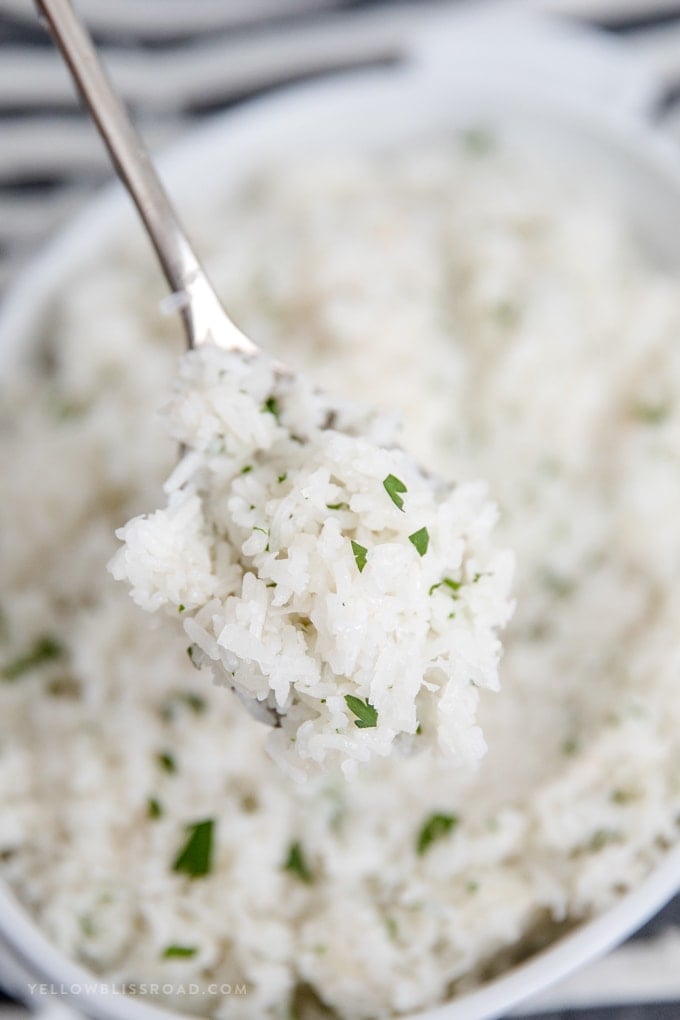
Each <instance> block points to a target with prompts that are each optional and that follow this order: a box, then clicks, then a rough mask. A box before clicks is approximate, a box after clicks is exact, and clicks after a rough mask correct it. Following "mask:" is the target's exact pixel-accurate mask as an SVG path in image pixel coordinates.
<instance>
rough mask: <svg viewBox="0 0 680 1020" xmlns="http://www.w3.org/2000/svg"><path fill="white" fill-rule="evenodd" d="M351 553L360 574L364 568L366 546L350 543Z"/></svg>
mask: <svg viewBox="0 0 680 1020" xmlns="http://www.w3.org/2000/svg"><path fill="white" fill-rule="evenodd" d="M352 552H353V553H354V559H355V561H356V565H357V567H358V568H359V573H361V572H362V570H363V569H364V567H365V566H366V554H367V552H368V549H367V548H366V546H364V545H359V543H358V542H355V541H352Z"/></svg>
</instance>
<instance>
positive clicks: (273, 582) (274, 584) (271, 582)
mask: <svg viewBox="0 0 680 1020" xmlns="http://www.w3.org/2000/svg"><path fill="white" fill-rule="evenodd" d="M266 587H267V588H276V581H267V585H266Z"/></svg>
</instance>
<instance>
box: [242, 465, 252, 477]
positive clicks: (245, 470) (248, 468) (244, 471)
mask: <svg viewBox="0 0 680 1020" xmlns="http://www.w3.org/2000/svg"><path fill="white" fill-rule="evenodd" d="M252 470H253V465H252V464H246V466H245V467H242V468H241V474H242V475H248V474H250V472H251V471H252Z"/></svg>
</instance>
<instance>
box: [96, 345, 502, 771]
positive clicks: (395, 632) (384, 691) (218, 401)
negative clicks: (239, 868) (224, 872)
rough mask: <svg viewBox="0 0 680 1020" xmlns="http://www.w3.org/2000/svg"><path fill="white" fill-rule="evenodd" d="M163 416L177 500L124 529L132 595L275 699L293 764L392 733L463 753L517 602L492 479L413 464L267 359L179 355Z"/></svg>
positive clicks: (121, 564) (240, 689)
mask: <svg viewBox="0 0 680 1020" xmlns="http://www.w3.org/2000/svg"><path fill="white" fill-rule="evenodd" d="M167 417H168V427H169V431H170V435H171V436H172V437H173V438H174V439H175V440H176V441H177V442H178V444H181V447H182V448H183V449H184V451H185V453H184V456H183V458H182V459H181V461H180V463H179V464H178V465H177V467H176V468H175V470H174V471H173V473H172V475H171V476H170V478H169V480H168V482H167V483H166V486H165V488H166V491H167V492H168V493H169V502H168V505H167V507H166V508H164V509H161V510H157V511H155V512H153V513H151V514H150V515H148V516H144V517H135V518H134V519H133V520H132V521H130V522H129V523H128V524H127V525H126V526H125V527H124V528H121V529H119V530H118V532H117V535H118V537H119V538H120V539H121V540H122V541H123V542H124V545H123V547H122V548H121V549H120V550H119V551H118V552H117V553H116V555H115V557H114V558H113V560H112V562H111V564H110V569H111V572H112V573H113V576H114V577H116V578H117V579H118V580H126V581H128V582H129V583H130V584H131V586H132V597H133V598H134V600H135V602H137V603H138V604H139V605H140V606H142V608H144V609H146V610H149V611H150V612H155V611H156V610H157V609H159V608H161V607H164V608H165V609H166V610H167V611H169V612H170V613H171V614H173V615H174V617H175V618H177V617H178V615H179V616H181V621H182V624H183V627H184V632H185V633H186V635H187V636H188V638H189V640H190V641H191V642H192V643H191V645H190V646H189V649H188V651H189V653H190V655H191V657H192V659H193V661H194V663H195V664H197V665H200V664H202V663H206V664H207V665H211V666H213V669H214V672H215V675H216V677H217V679H218V681H220V680H221V681H222V683H224V684H226V685H227V686H229V687H232V688H233V689H234V690H235V691H236V692H237V693H238V694H239V695H240V696H241V698H242V699H243V700H244V703H245V704H246V705H251V706H252V707H251V711H254V712H255V716H256V718H257V717H258V715H261V714H262V708H263V707H265V708H266V709H267V710H268V715H269V717H270V719H274V720H275V721H276V722H278V724H279V725H278V726H277V727H276V729H274V730H272V733H271V734H270V736H269V742H268V747H269V750H270V753H271V754H272V756H273V757H274V758H275V760H276V761H278V762H279V763H280V764H281V766H282V767H283V768H284V770H285V771H287V772H288V773H289V774H290V775H291V777H293V778H296V779H304V778H305V776H307V775H309V774H310V772H313V771H324V770H325V771H327V772H328V771H333V770H334V769H335V770H336V771H337V768H340V769H341V770H342V772H343V773H344V774H345V775H346V776H348V777H350V776H353V775H354V774H355V773H356V769H357V763H358V762H367V761H370V760H371V759H372V758H374V757H375V756H376V755H378V756H383V757H384V756H385V755H388V754H389V753H390V752H391V751H392V750H393V749H394V747H395V745H396V747H397V749H398V751H400V752H401V753H415V752H423V751H425V750H427V749H429V748H434V749H435V750H437V751H440V752H442V753H443V754H444V755H446V756H447V757H448V758H449V760H450V761H452V762H454V763H455V764H458V765H463V766H470V765H474V764H475V763H476V762H477V761H478V760H479V758H481V756H482V755H483V753H484V751H485V744H484V739H483V736H482V733H481V731H480V729H479V727H478V726H477V725H476V723H475V717H476V710H477V704H478V693H477V692H478V688H480V687H488V688H491V689H493V690H497V689H498V659H499V652H500V641H499V640H498V637H497V635H496V631H497V629H498V628H499V627H500V626H502V625H504V624H505V623H506V622H507V620H508V619H509V616H510V612H511V603H510V601H509V598H508V592H509V586H510V582H511V577H512V555H511V554H510V553H499V552H498V551H497V550H496V549H495V548H494V547H493V545H492V543H491V535H490V532H491V528H492V526H493V524H494V523H495V520H496V517H497V512H496V508H495V507H494V506H493V504H490V503H489V502H488V501H487V500H486V497H485V491H484V486H482V485H479V484H474V483H469V482H468V483H466V484H464V485H460V486H455V485H453V484H452V483H450V482H449V483H446V482H444V481H443V480H441V479H438V478H436V477H432V476H430V475H425V474H423V472H422V471H421V470H420V468H419V467H418V465H417V464H415V463H414V462H413V460H412V458H410V457H409V456H408V455H407V454H405V453H404V451H403V450H401V449H400V448H399V447H398V446H397V445H396V444H397V435H396V431H395V428H394V425H393V424H392V423H391V422H389V421H383V420H382V419H380V418H378V417H376V416H374V415H372V414H370V413H367V412H366V411H365V410H363V409H359V408H355V407H352V406H348V405H338V404H337V401H336V403H335V405H333V404H329V402H328V398H327V397H326V396H325V395H324V394H322V393H320V392H319V391H318V390H315V389H313V388H311V387H310V385H309V383H308V382H307V381H306V380H305V379H304V378H302V377H300V376H293V375H289V374H282V373H281V372H280V371H279V370H277V369H276V367H275V365H274V364H273V363H272V361H271V360H270V359H269V358H267V357H266V356H264V355H259V356H257V357H255V358H253V357H248V358H244V357H243V356H242V355H241V354H239V353H235V352H231V353H228V352H226V351H224V350H222V349H220V348H219V347H204V348H200V349H198V350H195V351H190V352H189V353H187V354H185V355H184V357H183V359H182V362H181V365H180V371H179V377H178V383H177V387H176V392H175V395H174V397H173V400H172V402H171V404H170V406H169V408H168V414H167ZM385 444H388V445H387V446H386V445H385Z"/></svg>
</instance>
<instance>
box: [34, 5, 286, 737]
mask: <svg viewBox="0 0 680 1020" xmlns="http://www.w3.org/2000/svg"><path fill="white" fill-rule="evenodd" d="M35 3H36V7H37V8H38V10H39V12H40V13H41V15H42V16H43V17H44V19H45V20H46V22H47V25H48V27H49V30H50V32H51V34H52V36H53V38H54V40H55V42H56V44H57V46H58V48H59V50H60V51H61V54H62V56H63V57H64V60H65V61H66V64H67V66H68V68H69V70H70V72H71V75H72V77H73V80H74V81H75V83H76V85H77V87H78V90H79V92H80V94H81V96H82V98H83V100H84V102H85V105H86V106H87V108H88V110H89V112H90V114H91V116H92V119H93V120H94V122H95V124H96V126H97V128H98V130H99V133H100V135H101V137H102V139H103V141H104V144H105V145H106V148H107V149H108V151H109V155H110V157H111V160H112V162H113V165H114V166H115V168H116V172H117V174H118V177H119V178H120V180H121V182H122V184H123V185H124V186H125V188H126V189H127V191H128V192H129V194H130V196H131V198H132V200H133V202H134V203H135V205H136V206H137V210H138V212H139V214H140V216H141V218H142V221H143V223H144V226H145V228H146V231H147V233H148V235H149V238H150V239H151V242H152V244H153V246H154V248H155V250H156V254H157V256H158V260H159V262H160V264H161V268H162V270H163V273H164V274H165V277H166V279H167V281H168V284H169V286H170V290H171V291H172V293H173V294H177V295H179V297H180V300H179V301H178V303H177V304H178V310H179V313H180V315H181V317H182V322H183V325H184V332H185V336H186V341H187V346H188V347H198V346H200V345H201V344H206V343H212V344H217V345H219V346H220V347H223V348H225V349H226V350H231V351H238V352H241V353H243V354H250V355H253V354H258V353H260V348H259V347H257V345H256V344H254V343H253V342H252V341H251V340H249V339H248V337H246V336H244V334H243V333H241V331H240V330H239V329H238V328H237V327H236V326H235V325H234V323H233V322H232V321H231V319H230V318H229V317H228V315H227V314H226V312H225V311H224V308H223V307H222V304H221V302H220V300H219V298H218V296H217V294H216V293H215V290H214V288H213V286H212V284H211V283H210V280H209V279H208V277H207V275H206V272H205V270H204V269H203V266H202V265H201V263H200V261H199V259H198V257H197V255H196V253H195V252H194V250H193V248H192V247H191V245H190V243H189V241H188V239H187V236H186V234H185V233H184V231H183V230H182V228H181V226H180V224H179V220H178V219H177V214H176V213H175V210H174V209H173V207H172V204H171V202H170V199H169V198H168V195H167V193H166V191H165V188H164V187H163V185H162V184H161V181H160V178H159V177H158V174H157V173H156V170H155V169H154V166H153V164H152V162H151V158H150V156H149V153H148V151H147V149H146V146H145V145H144V143H143V142H142V140H141V138H140V137H139V135H138V133H137V131H136V130H135V128H134V127H133V125H132V122H131V120H130V117H129V116H128V113H127V111H126V110H125V107H124V106H123V103H122V102H121V100H120V98H119V96H118V95H117V93H116V91H115V89H114V88H113V86H112V84H111V82H110V81H109V78H108V75H107V73H106V71H105V69H104V66H103V64H102V62H101V60H100V59H99V56H98V54H97V51H96V49H95V46H94V43H93V41H92V38H91V36H90V34H89V32H88V30H87V28H86V27H85V25H84V24H83V22H82V21H81V20H80V18H79V16H78V15H77V14H76V12H75V10H74V9H73V7H72V6H71V3H70V2H69V0H35ZM281 368H283V367H282V366H281ZM225 675H226V674H225ZM235 693H237V694H238V692H235ZM239 698H240V700H241V702H242V703H243V705H244V706H245V708H246V709H247V710H248V712H249V713H250V714H251V715H252V716H253V717H254V718H256V719H258V720H259V721H260V722H265V723H268V724H269V725H270V726H279V725H280V716H279V714H278V713H277V712H276V711H275V709H273V708H270V707H269V706H267V705H265V704H264V703H262V702H258V701H254V700H252V701H251V700H250V699H248V698H246V697H243V696H241V695H239Z"/></svg>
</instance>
